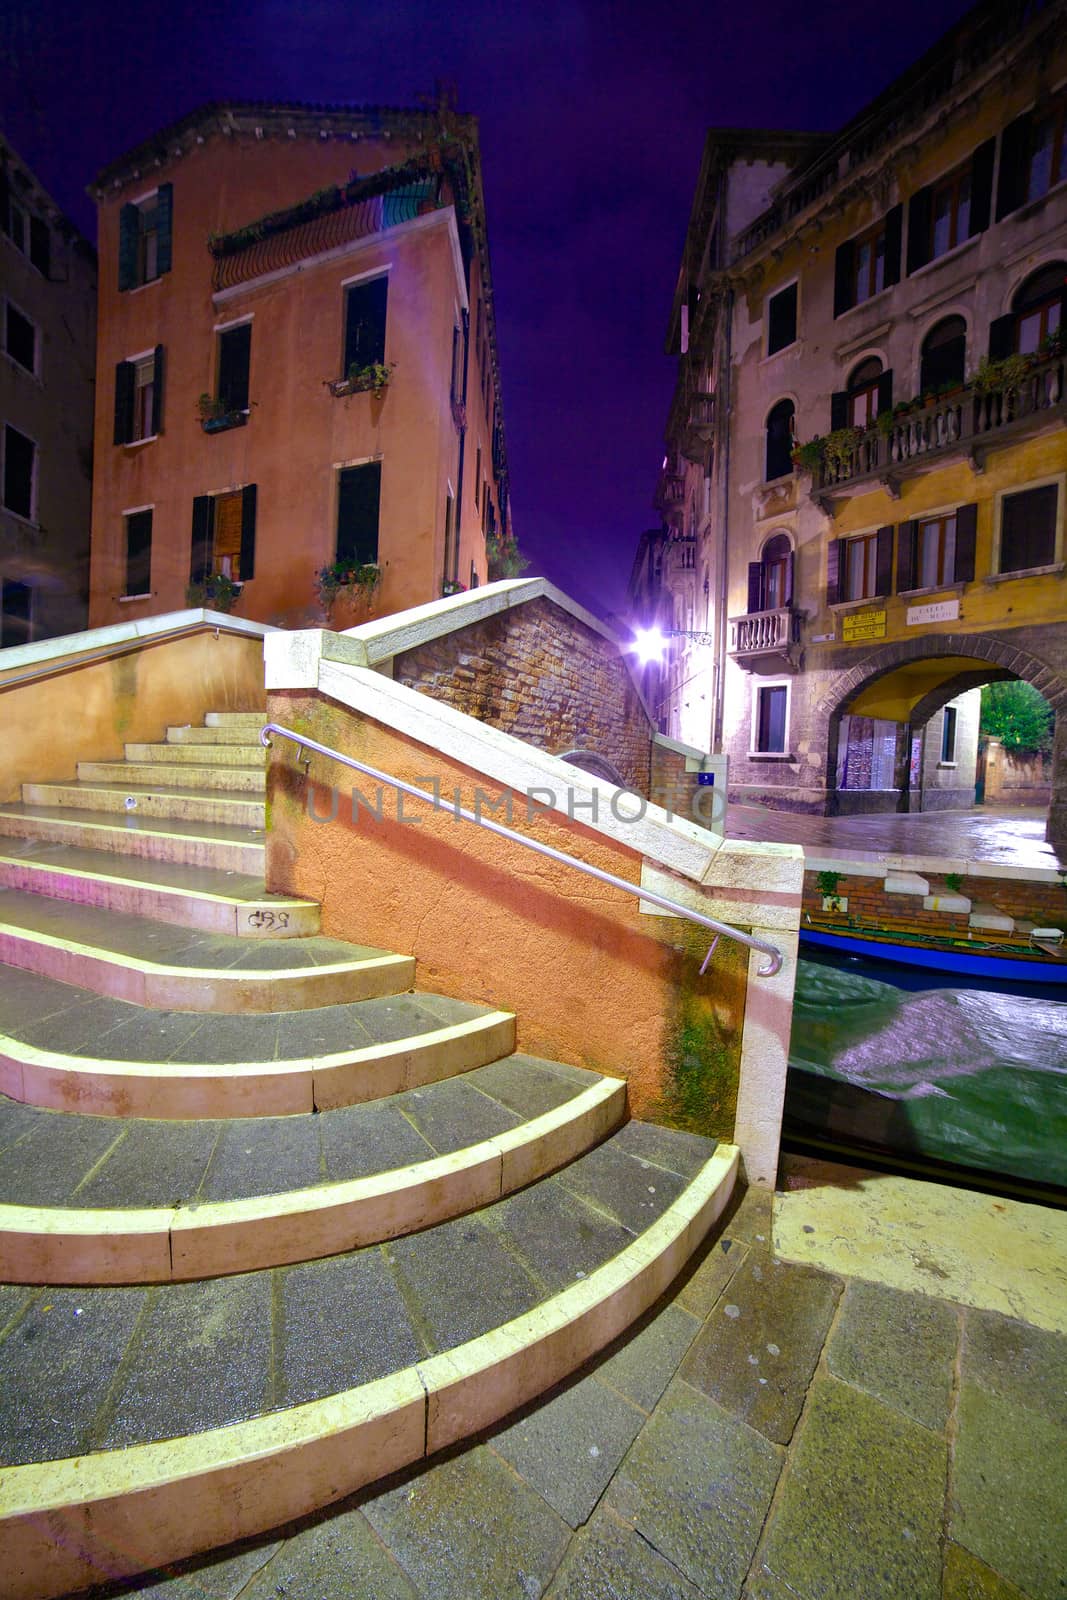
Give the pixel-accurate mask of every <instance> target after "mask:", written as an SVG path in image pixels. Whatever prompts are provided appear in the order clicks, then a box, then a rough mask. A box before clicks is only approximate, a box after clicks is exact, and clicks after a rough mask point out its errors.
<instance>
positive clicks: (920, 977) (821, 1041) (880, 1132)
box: [785, 951, 1067, 1188]
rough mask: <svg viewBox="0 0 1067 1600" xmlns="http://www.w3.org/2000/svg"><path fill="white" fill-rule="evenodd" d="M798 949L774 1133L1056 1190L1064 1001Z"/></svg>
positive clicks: (1064, 1101)
mask: <svg viewBox="0 0 1067 1600" xmlns="http://www.w3.org/2000/svg"><path fill="white" fill-rule="evenodd" d="M976 984H977V985H979V986H976V987H971V986H970V985H969V984H968V983H967V980H963V982H962V983H961V980H960V978H959V977H958V976H957V975H955V974H953V975H949V974H943V973H936V972H922V971H919V970H917V969H914V968H907V967H892V966H886V965H884V964H882V963H878V964H877V965H875V964H872V963H870V962H865V961H863V960H860V959H856V958H852V957H847V956H846V957H842V956H839V955H829V956H826V957H824V956H823V955H822V953H821V952H814V951H813V952H811V954H810V955H806V956H805V957H804V958H802V959H801V961H800V963H799V968H798V973H797V986H796V997H795V1002H794V1011H793V1033H792V1040H791V1044H790V1054H789V1075H788V1079H787V1086H786V1122H785V1133H786V1136H787V1137H788V1136H789V1135H790V1134H793V1135H795V1136H797V1137H801V1138H807V1139H813V1140H815V1141H816V1142H825V1143H830V1144H832V1145H838V1146H841V1145H844V1146H847V1147H851V1148H855V1147H867V1148H872V1147H873V1148H874V1149H877V1150H879V1151H884V1152H886V1153H887V1154H889V1155H890V1156H892V1155H896V1156H898V1157H907V1158H908V1160H909V1162H910V1161H913V1160H917V1159H918V1160H922V1159H928V1160H932V1161H935V1162H939V1163H940V1162H948V1163H951V1164H952V1165H954V1166H959V1167H967V1168H972V1169H975V1168H977V1169H979V1170H981V1171H982V1172H983V1173H993V1174H1000V1175H1002V1176H1004V1177H1005V1178H1020V1179H1023V1180H1025V1181H1028V1182H1034V1183H1039V1184H1041V1185H1055V1186H1057V1187H1065V1188H1067V992H1065V990H1064V989H1063V988H1059V987H1057V988H1053V987H1051V986H1049V987H1040V986H1037V985H1022V984H1014V985H1009V984H1002V985H998V984H995V983H991V982H989V981H988V980H984V979H979V980H976Z"/></svg>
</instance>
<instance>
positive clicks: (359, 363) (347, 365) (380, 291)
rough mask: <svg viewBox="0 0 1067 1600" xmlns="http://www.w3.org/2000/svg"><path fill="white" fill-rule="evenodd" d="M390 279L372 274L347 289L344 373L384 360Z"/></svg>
mask: <svg viewBox="0 0 1067 1600" xmlns="http://www.w3.org/2000/svg"><path fill="white" fill-rule="evenodd" d="M388 298H389V279H388V278H370V279H368V280H367V281H366V282H364V283H354V284H353V285H352V286H351V288H349V289H346V290H345V346H344V365H343V367H342V375H343V376H344V377H348V375H349V374H350V373H351V372H352V371H353V369H354V370H355V371H356V372H361V371H362V370H363V368H364V367H370V366H373V365H374V363H375V362H382V363H384V361H385V313H386V304H387V301H388Z"/></svg>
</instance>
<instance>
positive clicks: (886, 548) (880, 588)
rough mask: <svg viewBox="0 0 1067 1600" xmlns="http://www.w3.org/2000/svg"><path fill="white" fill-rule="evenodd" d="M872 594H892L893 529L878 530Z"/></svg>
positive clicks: (889, 527) (890, 525) (890, 527)
mask: <svg viewBox="0 0 1067 1600" xmlns="http://www.w3.org/2000/svg"><path fill="white" fill-rule="evenodd" d="M874 592H875V594H879V595H883V594H892V593H893V527H892V524H889V526H887V527H885V528H879V529H878V542H877V544H876V546H875V552H874Z"/></svg>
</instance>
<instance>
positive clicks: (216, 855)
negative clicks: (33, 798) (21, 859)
mask: <svg viewBox="0 0 1067 1600" xmlns="http://www.w3.org/2000/svg"><path fill="white" fill-rule="evenodd" d="M5 837H6V838H9V839H36V840H38V841H40V842H42V843H52V844H71V845H77V846H80V847H82V848H85V849H90V850H109V851H113V852H115V853H116V854H118V855H130V856H140V857H148V858H150V859H151V860H153V861H171V862H174V863H176V864H180V865H182V866H189V867H211V868H214V869H215V870H216V871H219V872H253V873H258V874H259V875H261V876H262V873H263V869H264V861H265V855H266V852H265V849H264V843H263V831H262V829H248V828H231V827H229V826H226V825H224V824H222V823H218V822H213V823H204V822H181V821H178V820H176V819H171V820H169V821H164V820H162V819H158V818H152V817H146V816H143V815H142V816H138V815H137V814H136V813H132V814H124V815H123V816H122V817H116V816H112V815H111V814H109V813H108V812H100V811H68V810H64V809H63V808H62V807H58V806H27V805H7V806H0V838H5Z"/></svg>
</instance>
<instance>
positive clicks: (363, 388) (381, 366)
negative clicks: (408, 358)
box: [326, 361, 396, 396]
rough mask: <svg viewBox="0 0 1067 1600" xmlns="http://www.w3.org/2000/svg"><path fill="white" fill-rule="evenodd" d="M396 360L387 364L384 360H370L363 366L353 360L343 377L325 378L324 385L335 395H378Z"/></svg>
mask: <svg viewBox="0 0 1067 1600" xmlns="http://www.w3.org/2000/svg"><path fill="white" fill-rule="evenodd" d="M395 366H396V362H395V361H393V362H391V363H390V364H389V365H388V366H387V365H386V364H385V362H384V361H371V362H368V364H367V365H366V366H365V367H361V366H358V365H357V363H356V362H354V361H353V363H352V365H351V366H350V367H349V369H348V371H347V372H346V373H345V375H344V377H343V378H327V379H326V387H327V388H328V389H329V391H330V393H331V394H332V395H335V396H339V395H345V394H365V393H366V392H367V391H368V390H369V391H370V392H371V394H378V395H380V394H381V392H382V390H383V389H384V388H385V387H386V385H387V384H388V382H389V379H390V378H391V377H392V375H393V368H394V367H395Z"/></svg>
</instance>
